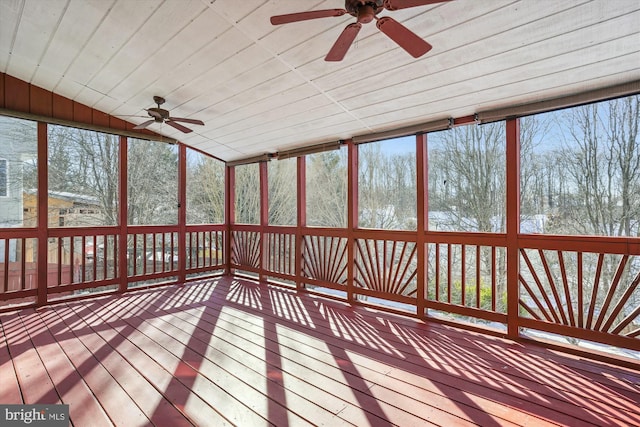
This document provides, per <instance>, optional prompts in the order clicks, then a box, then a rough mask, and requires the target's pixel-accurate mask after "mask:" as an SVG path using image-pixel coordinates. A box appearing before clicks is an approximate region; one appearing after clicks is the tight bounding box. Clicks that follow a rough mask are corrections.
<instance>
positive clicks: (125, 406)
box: [56, 306, 148, 425]
mask: <svg viewBox="0 0 640 427" xmlns="http://www.w3.org/2000/svg"><path fill="white" fill-rule="evenodd" d="M57 308H58V310H59V311H58V310H56V312H57V314H58V316H59V318H60V320H62V322H63V324H64V325H65V326H66V328H64V327H62V324H61V327H60V330H59V331H57V334H56V336H57V339H58V340H59V341H58V342H59V343H60V345H61V346H62V348H63V350H64V352H65V353H66V355H67V357H68V358H69V360H70V361H71V363H73V364H74V366H75V367H76V370H77V371H78V373H79V374H80V375H82V377H83V379H84V381H85V382H86V383H87V385H88V386H89V388H90V389H91V390H92V392H93V394H94V395H95V398H96V399H97V401H98V402H99V403H100V405H101V406H102V407H103V409H104V411H105V412H106V413H107V414H108V416H109V418H110V420H111V421H112V422H113V423H114V424H116V425H141V424H145V423H148V418H147V417H146V416H145V415H144V413H143V412H142V411H141V410H140V408H138V407H137V406H136V405H135V403H134V402H133V401H132V400H131V399H130V398H129V396H128V395H127V393H126V392H125V391H124V390H123V389H122V387H121V386H120V385H119V384H118V383H117V382H115V381H114V380H113V376H112V373H111V372H109V371H108V370H107V369H106V368H105V367H104V365H102V363H100V360H99V359H98V358H96V357H95V355H94V354H93V353H91V352H90V351H89V350H88V349H87V348H86V347H85V346H84V344H83V343H82V341H81V340H80V338H79V336H82V335H83V334H87V333H89V331H87V330H86V328H84V327H83V326H82V324H81V323H79V322H77V321H75V319H74V318H73V317H70V316H69V314H68V313H66V312H65V309H64V307H63V306H59V307H57ZM65 403H69V405H70V406H73V405H74V402H72V401H68V402H65ZM78 403H80V402H78ZM71 421H72V422H73V419H71Z"/></svg>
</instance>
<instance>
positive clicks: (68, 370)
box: [27, 311, 110, 426]
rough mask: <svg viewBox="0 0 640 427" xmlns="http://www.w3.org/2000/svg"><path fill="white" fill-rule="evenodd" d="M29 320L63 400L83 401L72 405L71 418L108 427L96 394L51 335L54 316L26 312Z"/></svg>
mask: <svg viewBox="0 0 640 427" xmlns="http://www.w3.org/2000/svg"><path fill="white" fill-rule="evenodd" d="M27 316H28V319H32V321H33V326H34V328H30V329H29V334H30V336H31V340H32V342H33V344H34V345H35V346H36V349H37V351H38V353H39V355H40V359H41V360H42V361H43V364H44V366H45V368H46V369H47V372H49V375H50V377H51V379H52V381H53V383H54V384H55V387H56V391H57V393H58V394H59V395H60V396H61V400H62V401H63V402H65V401H71V402H82V405H71V406H70V407H69V415H70V417H71V418H72V419H73V422H74V423H76V424H77V425H92V426H100V425H109V424H110V421H109V418H108V416H107V414H106V413H105V412H104V411H103V410H102V407H101V406H100V405H99V404H98V402H97V401H96V400H95V398H94V396H93V393H92V392H91V390H90V389H89V387H88V386H87V384H86V383H85V382H84V380H83V378H82V376H81V375H80V374H79V373H78V371H76V369H75V367H74V366H73V365H72V364H71V362H70V361H69V359H67V357H66V354H65V353H64V352H63V350H62V348H61V347H60V345H59V343H58V342H57V341H56V337H55V336H54V335H52V334H51V332H50V329H49V326H48V325H47V323H49V322H50V323H53V324H52V325H51V327H52V328H56V325H55V322H56V320H55V319H53V321H51V316H48V313H47V312H46V311H40V312H35V311H34V312H32V313H27Z"/></svg>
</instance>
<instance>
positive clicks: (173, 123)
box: [165, 119, 193, 133]
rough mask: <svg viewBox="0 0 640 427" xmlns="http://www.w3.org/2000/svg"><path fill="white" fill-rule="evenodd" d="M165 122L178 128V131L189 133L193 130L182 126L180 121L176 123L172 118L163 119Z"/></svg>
mask: <svg viewBox="0 0 640 427" xmlns="http://www.w3.org/2000/svg"><path fill="white" fill-rule="evenodd" d="M165 123H166V124H168V125H169V126H171V127H174V128H176V129H178V130H179V131H180V132H184V133H190V132H193V131H192V130H191V129H189V128H188V127H184V126H182V125H181V124H180V123H176V122H174V121H173V119H171V120H166V121H165Z"/></svg>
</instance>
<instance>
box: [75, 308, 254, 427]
mask: <svg viewBox="0 0 640 427" xmlns="http://www.w3.org/2000/svg"><path fill="white" fill-rule="evenodd" d="M87 319H88V320H92V321H94V322H96V323H97V324H100V325H109V326H111V327H112V328H113V329H112V331H115V330H120V333H121V335H122V338H123V339H119V341H121V342H122V344H125V342H127V341H128V342H129V343H130V344H132V345H133V346H135V347H137V348H138V349H142V350H143V351H144V352H145V353H146V354H147V355H148V356H150V357H151V358H152V359H153V360H154V361H155V362H156V363H157V364H158V365H160V366H162V367H164V368H165V369H166V370H167V371H168V372H169V373H171V374H172V375H173V376H174V377H175V378H177V379H179V380H180V381H181V382H182V383H183V384H185V383H186V384H185V385H187V386H188V387H189V389H190V390H189V392H188V393H185V394H184V395H183V396H175V397H174V399H175V400H172V401H173V402H174V403H175V404H177V405H179V406H183V405H186V404H187V401H188V400H189V399H190V398H191V395H192V394H197V395H199V396H200V397H201V399H202V400H203V401H205V402H208V403H210V404H211V405H212V406H213V407H215V408H216V409H217V411H218V412H220V413H221V414H222V415H223V416H224V417H225V418H227V419H230V420H235V421H236V422H237V423H239V424H240V425H261V424H263V423H264V422H263V420H261V419H260V418H259V416H258V415H257V414H256V413H255V412H252V411H250V410H249V409H248V408H247V407H245V406H242V403H241V402H240V401H238V400H236V398H235V397H236V396H241V395H236V396H234V395H232V394H231V395H230V394H228V390H226V389H225V388H224V387H221V386H220V385H218V384H216V383H214V382H213V381H211V379H208V378H207V377H206V376H204V375H202V374H201V373H200V372H199V371H198V370H197V369H195V368H193V367H192V366H191V364H190V363H189V356H190V353H189V352H186V354H185V355H184V356H186V358H184V359H181V358H180V357H177V356H176V355H175V354H173V353H172V350H174V351H175V347H172V343H170V342H168V341H163V342H156V341H154V340H153V339H151V338H150V337H148V336H146V335H145V334H144V333H142V332H141V331H139V330H138V329H135V328H133V327H132V326H130V325H128V324H127V323H126V321H124V320H122V319H120V318H119V317H117V316H113V318H111V319H110V314H109V313H108V312H107V313H105V314H103V310H95V311H93V312H92V313H91V314H89V315H88V316H87ZM122 344H119V345H122ZM125 345H126V346H127V348H128V350H133V347H131V346H129V345H128V344H125ZM140 368H141V369H142V367H140ZM216 380H220V378H216ZM226 385H231V384H226ZM244 391H246V390H244Z"/></svg>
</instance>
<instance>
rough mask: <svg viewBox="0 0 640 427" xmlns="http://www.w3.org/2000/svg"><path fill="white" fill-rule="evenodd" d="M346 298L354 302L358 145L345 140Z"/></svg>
mask: <svg viewBox="0 0 640 427" xmlns="http://www.w3.org/2000/svg"><path fill="white" fill-rule="evenodd" d="M347 148H348V150H349V152H348V155H349V157H348V162H347V174H348V176H347V199H348V200H347V299H348V300H349V302H354V286H353V284H354V283H355V263H356V256H355V245H356V242H355V230H356V229H357V228H358V147H357V146H356V145H355V144H354V143H353V141H351V140H349V141H347Z"/></svg>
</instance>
